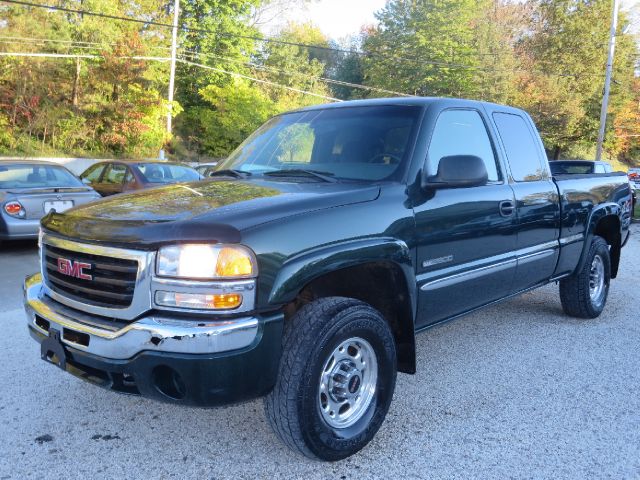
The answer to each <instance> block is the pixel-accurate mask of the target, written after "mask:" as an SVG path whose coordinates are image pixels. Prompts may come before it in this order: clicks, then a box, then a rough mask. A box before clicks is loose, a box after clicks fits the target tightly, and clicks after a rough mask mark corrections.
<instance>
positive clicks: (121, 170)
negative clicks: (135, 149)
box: [102, 164, 127, 185]
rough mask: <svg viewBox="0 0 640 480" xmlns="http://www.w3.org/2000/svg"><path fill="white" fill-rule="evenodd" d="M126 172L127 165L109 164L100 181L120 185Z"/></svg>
mask: <svg viewBox="0 0 640 480" xmlns="http://www.w3.org/2000/svg"><path fill="white" fill-rule="evenodd" d="M126 174H127V167H126V166H125V165H117V164H111V165H110V166H109V169H108V170H107V173H106V174H105V176H104V178H103V179H102V183H107V184H110V185H120V184H122V183H123V182H124V176H125V175H126Z"/></svg>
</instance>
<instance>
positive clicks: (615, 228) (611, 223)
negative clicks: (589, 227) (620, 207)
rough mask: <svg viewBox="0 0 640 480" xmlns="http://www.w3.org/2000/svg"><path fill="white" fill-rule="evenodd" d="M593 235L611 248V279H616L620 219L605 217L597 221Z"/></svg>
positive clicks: (618, 258)
mask: <svg viewBox="0 0 640 480" xmlns="http://www.w3.org/2000/svg"><path fill="white" fill-rule="evenodd" d="M593 234H594V235H598V236H599V237H602V238H604V239H605V241H606V242H607V243H608V244H609V246H610V247H611V249H610V255H611V278H616V276H617V275H618V266H619V265H620V250H621V249H622V237H621V235H620V219H619V218H618V217H617V216H615V215H607V216H606V217H603V218H601V219H600V220H598V223H597V224H596V228H595V230H594V231H593Z"/></svg>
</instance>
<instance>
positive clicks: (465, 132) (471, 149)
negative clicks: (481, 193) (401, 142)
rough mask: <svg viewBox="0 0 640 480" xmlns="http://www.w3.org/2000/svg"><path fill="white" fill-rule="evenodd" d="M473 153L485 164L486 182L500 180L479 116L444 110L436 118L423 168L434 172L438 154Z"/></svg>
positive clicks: (443, 155)
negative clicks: (487, 178) (487, 180)
mask: <svg viewBox="0 0 640 480" xmlns="http://www.w3.org/2000/svg"><path fill="white" fill-rule="evenodd" d="M451 155H475V156H476V157H480V158H481V159H482V160H483V161H484V164H485V166H486V167H487V174H488V177H489V181H490V182H496V181H498V180H499V179H500V175H499V173H498V166H497V163H496V156H495V154H494V152H493V147H492V145H491V140H490V139H489V134H488V133H487V128H486V127H485V124H484V122H483V121H482V117H481V116H480V114H479V113H478V112H476V111H475V110H445V111H444V112H442V113H441V114H440V116H439V117H438V120H437V121H436V126H435V128H434V130H433V135H432V137H431V144H430V145H429V152H428V157H427V171H428V172H429V173H430V174H432V175H435V174H436V173H437V171H438V164H439V163H440V159H441V158H442V157H448V156H451Z"/></svg>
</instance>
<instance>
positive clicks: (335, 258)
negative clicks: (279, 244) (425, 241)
mask: <svg viewBox="0 0 640 480" xmlns="http://www.w3.org/2000/svg"><path fill="white" fill-rule="evenodd" d="M381 261H388V262H392V263H394V264H396V265H398V266H399V267H400V268H401V270H402V272H403V274H404V276H405V280H406V282H407V287H408V290H409V297H410V299H411V309H412V316H413V318H415V313H416V305H417V302H416V282H415V273H414V272H415V270H414V265H413V257H412V255H411V250H410V249H409V247H408V246H407V244H406V243H404V242H403V241H400V240H397V239H395V238H365V239H359V240H349V241H345V242H340V243H336V244H332V245H327V246H323V247H319V248H316V249H313V250H308V251H306V252H304V253H302V254H300V255H296V256H294V257H291V258H290V259H288V260H287V261H285V263H284V264H283V265H282V268H281V269H280V271H279V272H278V274H277V275H276V279H275V281H274V283H273V287H272V289H271V293H270V294H269V303H271V304H274V305H283V304H286V303H289V302H291V301H293V300H294V299H295V298H296V296H297V295H298V293H299V292H300V290H302V288H303V287H304V286H305V285H307V284H309V283H310V282H311V281H313V280H315V279H316V278H319V277H321V276H323V275H325V274H328V273H331V272H334V271H336V270H340V269H343V268H347V267H354V266H357V265H362V264H364V263H369V262H381Z"/></svg>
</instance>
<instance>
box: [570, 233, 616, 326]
mask: <svg viewBox="0 0 640 480" xmlns="http://www.w3.org/2000/svg"><path fill="white" fill-rule="evenodd" d="M610 281H611V258H610V254H609V245H608V244H607V242H606V241H605V240H604V238H602V237H598V236H595V237H593V241H592V242H591V246H590V247H589V251H588V252H587V258H586V261H585V263H584V266H583V267H582V269H581V270H580V271H578V272H575V273H574V274H573V275H571V276H570V277H567V278H565V279H563V280H560V301H561V303H562V309H563V310H564V312H565V313H566V314H567V315H570V316H572V317H578V318H596V317H597V316H599V315H600V314H601V313H602V310H604V306H605V304H606V303H607V296H608V295H609V283H610Z"/></svg>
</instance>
